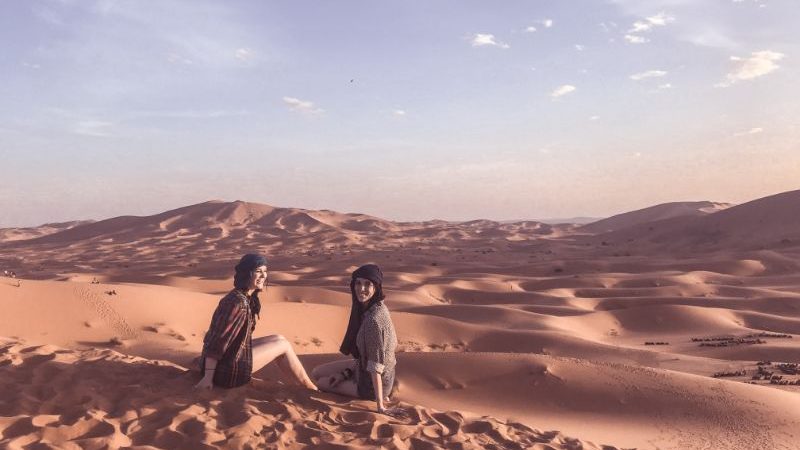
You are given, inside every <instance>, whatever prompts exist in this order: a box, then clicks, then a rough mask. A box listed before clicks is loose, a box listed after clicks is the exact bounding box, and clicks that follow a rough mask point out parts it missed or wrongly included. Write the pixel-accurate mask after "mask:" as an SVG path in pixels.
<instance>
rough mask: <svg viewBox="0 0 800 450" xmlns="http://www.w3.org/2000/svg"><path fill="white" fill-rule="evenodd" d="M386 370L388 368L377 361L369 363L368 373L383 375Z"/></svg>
mask: <svg viewBox="0 0 800 450" xmlns="http://www.w3.org/2000/svg"><path fill="white" fill-rule="evenodd" d="M384 369H386V366H385V365H383V364H381V363H376V362H375V361H367V372H373V373H383V370H384Z"/></svg>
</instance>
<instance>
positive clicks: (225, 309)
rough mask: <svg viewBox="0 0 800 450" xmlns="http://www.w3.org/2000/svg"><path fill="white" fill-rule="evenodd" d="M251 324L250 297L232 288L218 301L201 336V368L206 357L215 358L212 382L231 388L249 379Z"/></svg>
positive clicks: (251, 363)
mask: <svg viewBox="0 0 800 450" xmlns="http://www.w3.org/2000/svg"><path fill="white" fill-rule="evenodd" d="M255 325H256V321H255V317H254V315H253V313H252V311H251V309H250V300H249V299H248V298H247V296H246V295H245V294H244V293H243V292H242V291H240V290H238V289H234V290H232V291H230V292H229V293H228V294H227V295H226V296H225V297H223V298H222V300H220V301H219V305H217V309H216V310H215V311H214V315H213V317H212V318H211V325H209V327H208V332H207V333H206V335H205V337H204V338H203V354H202V358H201V366H202V369H203V370H205V361H206V357H209V358H214V359H216V360H217V368H216V370H215V371H214V384H215V385H217V386H222V387H228V388H231V387H237V386H241V385H243V384H246V383H248V382H249V381H250V376H251V375H252V372H253V343H252V335H253V329H255Z"/></svg>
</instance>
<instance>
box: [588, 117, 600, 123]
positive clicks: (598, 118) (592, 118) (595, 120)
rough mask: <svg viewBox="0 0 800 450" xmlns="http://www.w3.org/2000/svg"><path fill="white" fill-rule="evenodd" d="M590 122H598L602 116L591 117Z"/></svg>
mask: <svg viewBox="0 0 800 450" xmlns="http://www.w3.org/2000/svg"><path fill="white" fill-rule="evenodd" d="M589 120H591V121H592V122H597V121H598V120H600V116H592V117H589Z"/></svg>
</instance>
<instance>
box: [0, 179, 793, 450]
mask: <svg viewBox="0 0 800 450" xmlns="http://www.w3.org/2000/svg"><path fill="white" fill-rule="evenodd" d="M796 200H797V195H796V193H787V194H784V195H779V196H775V197H774V198H768V199H763V200H759V201H755V202H751V203H749V204H744V205H739V206H736V207H732V208H728V209H726V210H724V211H719V212H715V213H713V214H709V215H704V216H702V217H701V216H697V217H694V218H687V217H673V218H671V219H666V220H664V219H663V218H661V217H655V218H654V220H655V222H650V224H649V225H648V224H647V223H641V224H638V225H636V224H634V225H633V226H631V227H628V228H627V231H626V232H627V233H628V235H625V234H623V231H624V230H622V231H616V232H612V233H610V234H603V235H598V236H593V235H587V234H586V233H585V230H584V231H581V232H579V233H577V234H571V231H570V230H571V228H569V227H560V226H546V225H543V224H539V223H536V222H520V223H513V224H501V223H497V222H491V221H473V222H467V223H461V224H457V223H449V222H443V221H430V222H420V223H394V222H389V221H385V220H382V219H378V218H374V217H370V216H364V215H359V214H340V213H335V212H332V211H306V210H294V209H290V208H273V207H270V206H266V205H257V204H248V203H243V202H234V203H221V202H209V203H204V204H201V205H195V206H191V207H186V208H181V209H178V210H174V211H169V212H166V213H163V214H160V215H157V216H151V217H144V218H141V217H139V218H136V217H123V218H117V219H111V220H109V221H101V222H96V223H92V224H85V225H81V226H76V227H74V228H71V229H68V230H66V231H63V232H60V233H53V234H49V235H47V236H44V237H39V238H36V239H32V240H14V241H8V240H6V241H3V242H0V264H2V266H3V268H9V269H12V270H15V271H16V272H17V273H18V274H19V275H20V276H21V278H22V279H21V280H17V279H10V278H0V308H1V309H0V310H2V311H3V314H2V315H0V336H5V338H4V339H5V340H4V341H3V343H2V344H0V399H2V400H0V412H1V413H2V414H0V447H3V448H6V447H7V448H78V447H76V446H80V447H84V448H103V447H104V446H111V447H118V446H145V445H150V446H153V447H160V448H214V447H227V448H236V447H237V446H238V447H242V446H247V445H256V444H257V443H262V444H263V443H268V445H270V446H283V447H298V446H313V445H320V446H322V447H326V446H327V448H345V447H348V446H349V447H351V448H357V447H363V448H370V447H374V446H376V445H386V446H389V447H394V448H408V447H413V448H435V447H442V446H443V447H451V448H487V447H488V448H491V446H495V448H515V447H516V448H540V449H548V448H569V449H574V448H600V447H599V446H595V445H594V444H591V443H590V442H595V443H607V444H610V445H613V446H616V447H617V448H625V447H637V448H659V449H695V448H697V449H701V448H713V449H753V448H770V449H798V448H800V436H797V434H798V432H797V430H799V429H800V427H799V426H798V425H800V414H798V412H797V411H800V408H798V406H800V386H795V385H781V384H779V383H778V381H777V380H776V383H778V384H771V382H770V381H769V379H764V378H763V377H761V379H759V380H752V377H753V375H754V374H757V373H758V371H759V366H758V365H757V363H758V362H762V365H761V366H760V367H761V370H762V371H768V372H772V373H773V374H774V375H775V376H781V377H783V378H782V380H780V381H783V382H789V381H791V382H794V381H795V380H798V378H800V377H799V376H798V375H793V374H788V373H784V372H782V371H781V369H780V367H779V363H799V362H800V345H798V343H799V342H800V341H798V339H800V319H798V317H800V246H798V245H796V244H794V242H795V241H793V240H792V239H793V236H794V234H793V233H795V231H794V228H793V227H792V226H790V225H791V224H794V222H792V221H793V220H796V219H797V217H796V213H795V212H796V211H797V209H796V208H794V209H792V207H793V206H796ZM726 217H728V218H729V219H726ZM712 218H713V220H712ZM670 221H675V222H674V223H673V222H670ZM678 221H686V222H681V224H678V225H670V227H666V228H665V230H666V231H664V233H665V234H663V236H667V237H669V239H670V240H671V242H675V243H676V246H675V247H665V241H660V240H658V239H654V240H651V239H649V237H648V238H647V239H645V238H643V236H644V234H642V233H646V231H642V230H647V227H650V226H657V227H662V226H664V224H665V223H668V222H669V223H673V224H677V223H678ZM774 221H782V222H781V223H780V224H775V223H773V222H774ZM690 222H691V226H690V225H686V224H689V223H690ZM787 223H788V224H789V225H787ZM654 224H655V225H654ZM759 224H760V225H759ZM759 226H760V228H759ZM642 227H643V228H642ZM667 228H668V229H667ZM753 230H757V231H760V232H759V233H754V231H753ZM615 233H616V234H615ZM669 233H673V234H669ZM681 233H683V234H681ZM708 233H712V234H713V233H723V234H724V236H728V237H724V236H723V234H719V236H723V237H720V238H719V239H718V243H722V242H731V244H730V245H725V246H723V247H720V248H714V247H703V248H702V249H700V250H699V251H695V252H693V251H692V248H693V247H692V246H691V245H686V243H691V242H696V241H697V240H698V239H701V238H702V237H703V236H708V235H709V234H708ZM753 234H755V235H757V236H756V238H753V239H751V240H748V239H749V238H748V236H751V235H753ZM626 236H627V237H626ZM659 236H661V235H659ZM628 239H633V241H629V240H628ZM786 240H788V243H787V241H786ZM603 241H605V244H603V243H602V242H603ZM797 242H800V241H797ZM769 243H772V244H769ZM249 249H257V250H260V251H264V252H266V253H267V254H268V255H269V256H270V260H271V263H270V269H271V274H270V284H271V285H270V286H269V288H268V290H267V292H266V293H265V295H264V296H263V297H262V298H263V300H264V302H265V306H264V312H265V313H264V318H263V320H262V321H260V322H259V325H258V327H257V329H256V334H257V335H264V334H273V333H280V334H283V335H285V336H286V337H287V338H288V339H289V340H290V341H291V342H293V345H294V346H295V348H296V349H297V351H298V352H299V353H301V354H302V360H303V361H304V364H306V366H307V367H308V368H311V367H313V366H314V365H316V364H319V363H321V362H324V361H329V360H332V359H336V358H337V357H338V356H337V354H336V352H337V350H338V346H339V343H340V339H341V336H342V333H343V331H344V328H345V326H346V320H347V314H348V308H349V302H350V299H349V294H348V292H347V282H348V273H349V271H351V270H353V268H355V267H357V266H358V265H359V264H361V263H364V262H368V261H372V262H376V263H378V264H380V265H381V266H382V267H383V268H384V271H385V272H386V286H385V287H386V291H387V294H388V298H387V303H388V305H389V307H390V309H392V311H393V320H394V322H395V325H396V328H397V331H398V339H399V341H400V347H399V349H398V350H399V351H400V352H401V353H400V354H399V356H398V360H399V367H398V378H399V383H400V385H399V392H398V399H399V400H400V401H401V402H402V403H401V404H402V405H403V407H404V408H405V409H406V410H407V411H408V413H409V415H410V417H409V419H406V420H404V421H396V420H394V419H389V418H386V417H378V416H375V415H374V414H372V413H369V412H367V411H366V408H367V407H368V406H369V404H368V403H365V402H347V401H346V400H345V399H341V398H337V397H335V396H329V395H324V394H311V393H309V392H304V391H302V390H299V389H296V388H292V387H289V386H286V385H285V384H281V382H280V380H282V377H281V376H280V374H279V373H278V372H277V371H276V370H274V369H272V368H267V369H265V370H264V371H262V372H260V373H259V374H257V375H258V377H259V378H260V379H261V380H262V381H258V382H256V383H255V384H254V385H253V386H251V387H248V388H245V389H240V390H235V391H215V392H212V393H204V394H197V393H195V392H193V391H191V385H192V376H193V375H192V374H191V373H188V372H186V369H185V368H187V367H190V361H191V359H192V358H193V357H194V356H196V355H197V352H198V351H199V349H200V347H201V340H202V336H203V333H204V332H205V329H206V327H207V326H208V321H209V318H210V315H211V312H212V311H213V309H214V307H215V306H216V303H217V301H218V299H219V298H220V296H221V295H222V294H224V293H225V292H226V291H227V290H228V289H229V286H230V284H231V278H230V276H231V267H232V266H233V264H234V263H235V260H236V258H237V257H238V256H239V254H240V253H242V252H244V251H246V250H249ZM93 281H95V283H93ZM655 344H658V345H655ZM766 361H768V362H769V363H768V364H767V363H766ZM742 370H743V371H744V373H745V374H744V375H742V374H741V372H740V371H742ZM719 373H725V375H726V376H724V377H720V378H714V377H713V376H712V375H714V374H719ZM750 383H753V384H750ZM431 408H435V409H431ZM440 411H441V412H440ZM445 411H447V412H445ZM484 415H488V416H491V417H494V418H489V417H483V418H482V417H481V416H484ZM523 424H524V425H523ZM541 430H558V431H552V432H551V431H541ZM565 436H575V437H576V438H578V439H580V440H572V439H570V438H567V437H565ZM29 445H33V447H26V446H29ZM37 445H38V447H37ZM581 446H582V447H581ZM142 448H144V447H142ZM606 448H612V447H606Z"/></svg>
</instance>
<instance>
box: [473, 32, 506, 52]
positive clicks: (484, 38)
mask: <svg viewBox="0 0 800 450" xmlns="http://www.w3.org/2000/svg"><path fill="white" fill-rule="evenodd" d="M487 45H488V46H494V47H500V48H509V47H510V46H509V45H508V44H506V43H504V42H498V41H497V40H496V39H495V37H494V35H493V34H483V33H476V34H475V36H473V37H472V46H473V47H485V46H487Z"/></svg>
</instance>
